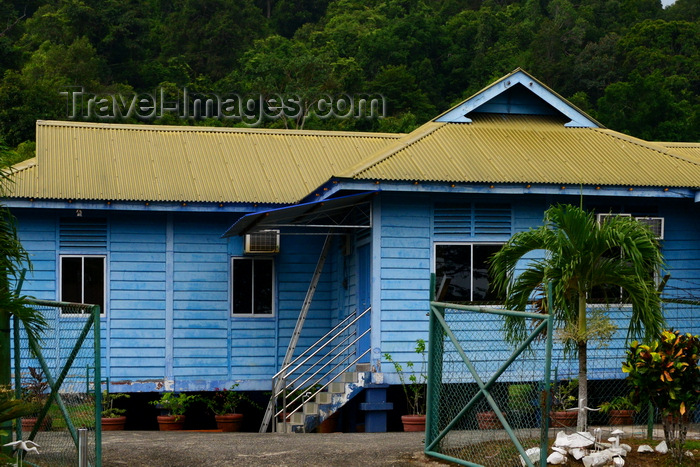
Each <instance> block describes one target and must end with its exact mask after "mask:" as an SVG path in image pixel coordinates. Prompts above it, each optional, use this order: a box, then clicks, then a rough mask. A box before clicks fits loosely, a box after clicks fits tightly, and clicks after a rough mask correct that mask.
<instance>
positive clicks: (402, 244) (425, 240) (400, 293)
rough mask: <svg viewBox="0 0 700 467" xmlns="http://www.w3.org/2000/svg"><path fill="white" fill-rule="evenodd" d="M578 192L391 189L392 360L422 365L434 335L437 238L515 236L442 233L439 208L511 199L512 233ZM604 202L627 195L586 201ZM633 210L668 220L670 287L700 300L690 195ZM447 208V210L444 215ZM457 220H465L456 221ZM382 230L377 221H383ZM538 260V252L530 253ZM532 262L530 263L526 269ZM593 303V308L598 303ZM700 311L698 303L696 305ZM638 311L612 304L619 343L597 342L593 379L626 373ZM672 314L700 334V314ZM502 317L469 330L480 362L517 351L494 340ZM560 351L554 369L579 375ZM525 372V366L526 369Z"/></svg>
mask: <svg viewBox="0 0 700 467" xmlns="http://www.w3.org/2000/svg"><path fill="white" fill-rule="evenodd" d="M577 201H580V200H575V199H573V197H570V196H566V197H564V196H562V197H553V196H542V195H533V196H529V197H527V198H525V197H517V198H504V197H499V196H490V197H488V198H484V197H483V196H481V197H480V196H464V195H454V196H449V195H443V196H440V197H437V196H436V197H430V196H428V195H419V194H416V195H414V196H412V197H410V198H408V197H407V196H405V195H404V196H401V197H399V196H393V195H389V196H387V195H386V194H384V196H383V198H382V205H381V226H380V227H379V228H380V229H381V260H382V265H381V297H380V306H381V310H382V316H381V352H382V354H383V353H384V352H389V353H390V354H392V357H393V358H394V359H395V360H396V361H398V362H401V363H403V364H405V363H406V362H408V361H413V362H416V361H417V359H418V357H417V356H416V354H415V352H414V351H413V349H414V347H415V340H416V339H418V338H427V330H428V323H427V318H426V316H425V314H426V311H427V301H428V296H429V290H428V287H429V283H428V277H429V274H430V272H432V271H433V270H434V265H433V261H434V258H433V255H434V252H433V245H434V244H435V242H489V243H490V242H494V243H500V242H504V241H506V240H508V238H510V235H503V234H485V235H484V234H479V233H478V229H477V230H471V231H469V232H468V233H466V234H460V233H448V234H442V233H436V232H435V231H434V230H433V229H432V228H431V226H432V225H434V222H435V217H434V215H433V206H434V205H435V204H436V203H438V204H444V203H455V204H456V205H462V204H465V203H466V204H468V203H476V204H479V203H486V204H488V203H497V204H501V203H509V204H510V205H511V209H512V233H515V232H521V231H525V230H527V229H529V228H535V227H538V226H540V225H541V224H542V217H543V213H544V211H545V210H546V209H547V207H549V206H550V205H551V204H554V203H559V202H561V203H577ZM586 201H588V202H595V203H596V204H601V203H602V204H605V203H608V204H611V205H615V203H617V204H618V205H619V204H620V200H619V199H614V198H608V199H600V200H597V199H596V200H586ZM624 209H626V211H631V212H636V211H643V210H651V211H655V212H657V214H655V215H656V216H660V217H664V218H665V240H664V241H663V242H662V249H663V253H664V255H665V257H666V261H667V263H668V270H669V271H670V272H671V275H672V276H671V281H669V287H670V288H683V287H687V288H688V289H694V294H695V296H696V297H697V294H698V289H699V288H700V283H699V282H698V279H697V278H698V277H700V237H698V235H697V232H698V231H700V216H698V207H697V206H696V205H695V204H694V203H693V202H692V201H690V200H688V201H687V202H678V201H663V200H654V201H653V205H652V203H649V202H648V201H647V200H632V201H631V202H630V201H628V205H626V206H624ZM442 215H444V213H441V216H442ZM453 225H457V224H453ZM375 228H377V226H376V225H375ZM530 256H531V257H532V258H535V257H536V256H537V255H536V254H533V255H530ZM524 266H525V264H524V263H523V267H524ZM591 308H592V306H591ZM696 310H697V308H696ZM630 311H631V310H630V308H629V307H628V306H611V307H610V308H609V309H608V310H607V313H608V314H609V316H610V317H611V319H612V321H613V323H615V324H616V325H617V326H618V331H617V332H616V333H615V335H614V337H613V339H612V340H611V342H609V343H608V345H607V346H605V347H598V346H597V345H595V344H593V343H592V344H591V345H590V348H589V371H590V378H591V379H606V378H622V377H623V376H622V373H621V370H620V362H621V360H622V359H623V358H624V352H625V350H626V332H627V323H628V321H627V320H628V319H629V313H630ZM666 319H667V321H668V325H669V326H673V327H676V328H679V329H682V330H683V331H686V332H692V333H695V334H697V333H700V316H692V312H691V311H690V309H688V308H682V307H677V306H676V307H668V308H667V310H666ZM499 323H500V318H496V319H493V318H488V319H483V320H481V321H480V322H477V324H479V325H483V328H484V329H483V331H482V332H478V331H473V332H471V333H468V334H467V341H468V342H469V344H468V346H469V347H470V348H471V350H472V351H473V352H475V354H473V357H474V358H475V359H476V360H478V361H485V360H488V358H490V357H492V356H493V355H494V351H501V352H502V353H503V355H504V356H506V357H507V355H509V349H508V347H507V345H506V344H505V343H504V344H503V348H501V349H500V350H499V349H494V347H493V343H494V342H498V341H500V340H502V334H501V331H500V324H499ZM555 354H556V355H558V356H557V359H556V361H555V362H554V363H553V368H554V367H556V368H558V370H559V374H560V375H561V376H567V375H569V376H572V377H574V376H575V375H576V373H577V371H578V370H577V362H576V360H575V359H573V360H571V359H565V358H564V357H563V352H562V348H561V345H555ZM520 368H521V369H522V365H521V367H520ZM521 369H518V366H517V365H516V366H515V367H514V368H513V369H512V370H509V371H508V372H507V373H506V374H505V375H504V377H503V378H504V380H508V379H512V380H516V379H517V378H518V371H521ZM382 370H383V371H384V372H385V373H386V381H387V382H389V383H392V384H396V383H398V379H397V377H396V375H395V374H394V372H393V368H390V367H389V366H388V365H386V364H384V365H383V368H382Z"/></svg>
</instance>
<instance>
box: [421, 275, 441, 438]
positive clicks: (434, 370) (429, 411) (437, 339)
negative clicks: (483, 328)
mask: <svg viewBox="0 0 700 467" xmlns="http://www.w3.org/2000/svg"><path fill="white" fill-rule="evenodd" d="M434 300H435V274H431V275H430V303H429V307H428V316H429V318H428V381H427V386H428V387H427V388H426V389H427V390H426V395H425V397H426V402H427V404H426V414H425V418H426V426H425V449H428V447H429V446H430V445H431V444H432V442H433V441H434V440H435V437H436V436H437V434H438V433H439V426H438V420H439V417H440V414H439V413H438V411H437V410H436V409H437V408H438V406H439V400H440V391H439V390H438V389H439V388H440V382H441V380H442V353H443V352H442V351H443V349H442V332H441V331H442V328H441V326H440V323H438V322H437V319H436V318H435V316H434V313H440V310H438V309H437V308H434V307H433V303H432V302H433V301H434Z"/></svg>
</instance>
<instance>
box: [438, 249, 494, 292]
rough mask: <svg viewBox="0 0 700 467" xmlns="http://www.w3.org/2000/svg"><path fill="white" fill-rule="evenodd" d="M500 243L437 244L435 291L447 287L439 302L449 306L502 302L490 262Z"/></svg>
mask: <svg viewBox="0 0 700 467" xmlns="http://www.w3.org/2000/svg"><path fill="white" fill-rule="evenodd" d="M501 246H502V244H501V243H437V244H435V276H436V279H437V280H436V285H435V286H436V288H437V289H438V290H437V291H439V289H440V287H441V285H442V284H444V288H445V291H444V293H443V294H442V296H441V297H438V298H439V299H441V300H443V301H446V302H494V301H500V300H502V298H501V297H499V296H498V295H497V294H496V292H494V291H493V290H492V287H491V286H492V280H491V278H490V277H489V259H490V257H491V256H492V255H493V254H494V253H496V252H497V251H498V250H499V249H500V248H501Z"/></svg>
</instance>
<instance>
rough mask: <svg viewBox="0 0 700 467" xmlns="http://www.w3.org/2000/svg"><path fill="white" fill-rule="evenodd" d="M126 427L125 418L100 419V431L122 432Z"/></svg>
mask: <svg viewBox="0 0 700 467" xmlns="http://www.w3.org/2000/svg"><path fill="white" fill-rule="evenodd" d="M125 425H126V416H121V417H106V418H103V419H102V431H122V430H124V426H125Z"/></svg>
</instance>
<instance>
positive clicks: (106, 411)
mask: <svg viewBox="0 0 700 467" xmlns="http://www.w3.org/2000/svg"><path fill="white" fill-rule="evenodd" d="M128 398H129V395H128V394H124V393H116V394H113V393H110V392H109V391H108V390H106V389H105V390H104V391H102V431H121V430H123V429H124V426H125V425H126V416H125V415H124V414H125V413H126V409H118V408H116V407H114V401H115V400H117V399H128Z"/></svg>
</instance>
